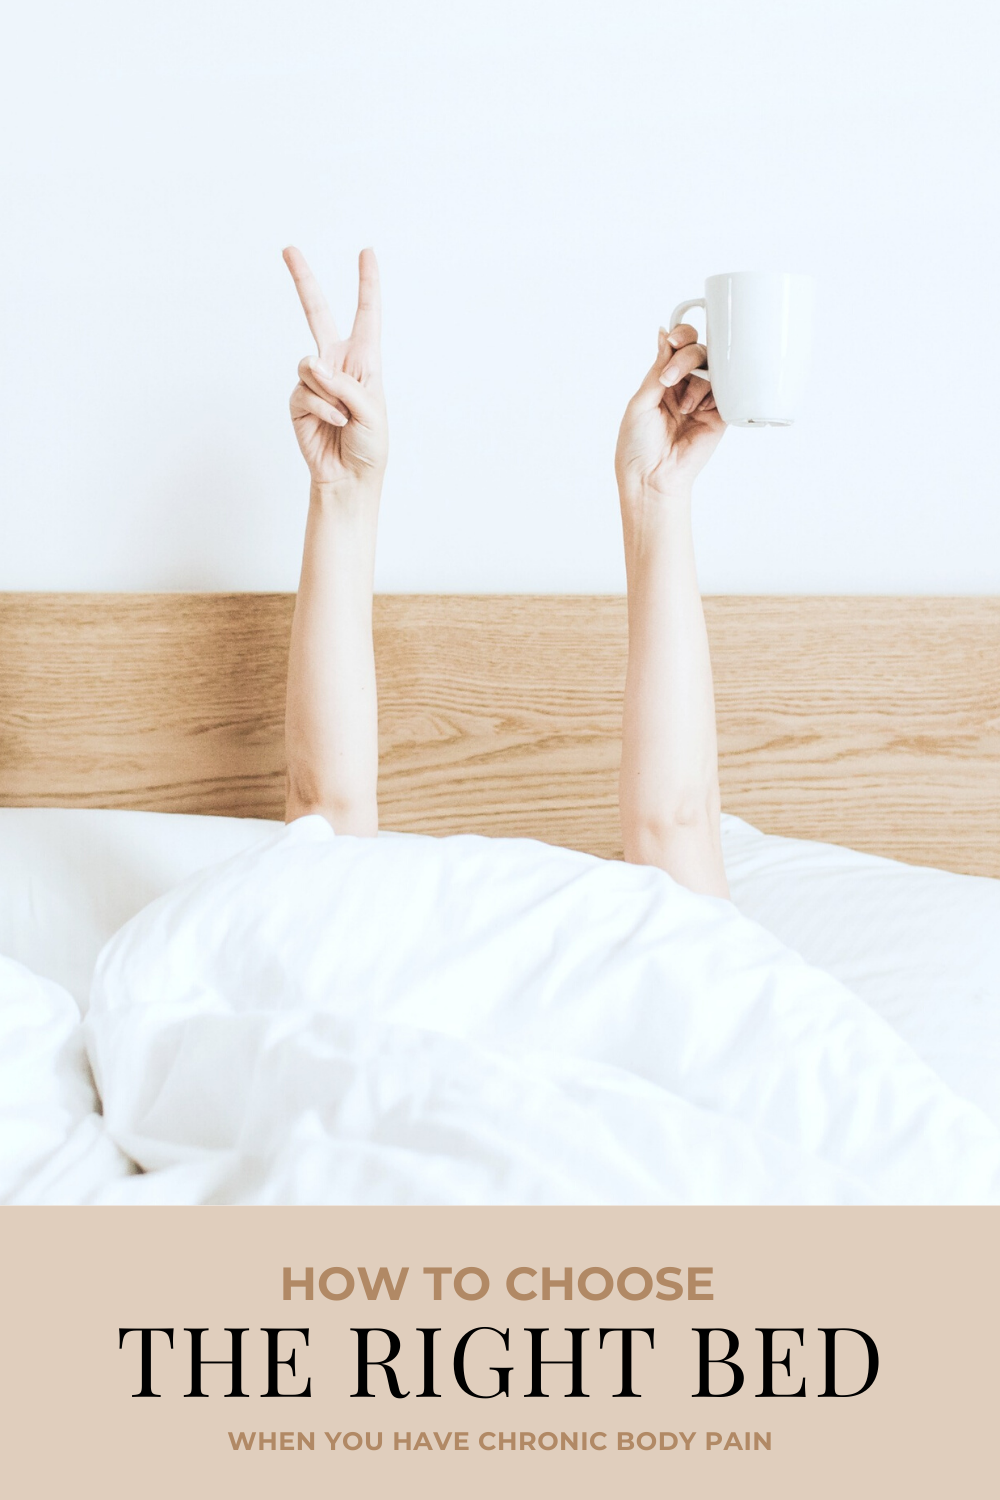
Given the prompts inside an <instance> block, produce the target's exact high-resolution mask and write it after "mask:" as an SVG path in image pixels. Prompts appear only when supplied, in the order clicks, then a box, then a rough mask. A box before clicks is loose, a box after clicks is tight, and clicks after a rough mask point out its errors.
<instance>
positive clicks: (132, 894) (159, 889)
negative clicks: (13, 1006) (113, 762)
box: [0, 807, 281, 1006]
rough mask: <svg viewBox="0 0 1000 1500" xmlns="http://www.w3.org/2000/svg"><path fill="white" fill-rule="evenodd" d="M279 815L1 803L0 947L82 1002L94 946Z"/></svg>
mask: <svg viewBox="0 0 1000 1500" xmlns="http://www.w3.org/2000/svg"><path fill="white" fill-rule="evenodd" d="M280 827H281V824H276V823H270V822H265V821H264V820H263V819H259V818H205V817H195V816H187V815H183V814H177V813H145V812H122V811H105V810H104V809H99V808H94V809H91V808H52V807H42V808H35V807H29V808H21V807H5V808H0V953H6V954H7V955H8V956H9V957H11V958H15V959H18V960H19V961H20V962H21V963H23V964H25V965H26V966H27V967H28V968H29V969H33V970H34V971H35V973H37V974H44V975H46V976H47V977H48V978H49V979H54V980H55V981H56V983H57V984H61V985H63V986H64V988H66V989H68V990H69V992H70V994H71V995H73V996H74V997H75V998H76V1000H77V1001H78V1003H79V1004H80V1005H81V1006H85V1005H86V1003H87V996H88V994H89V992H90V979H91V975H92V974H93V972H94V964H95V962H96V960H97V955H98V953H100V951H101V949H102V948H103V947H104V944H105V943H106V942H107V941H108V938H109V937H111V935H112V933H114V932H117V930H118V928H119V927H121V925H122V924H123V923H124V922H127V921H128V919H129V917H133V916H135V913H136V912H137V911H140V910H141V909H142V907H144V906H145V905H146V904H147V902H149V901H153V900H155V898H156V897H157V896H161V895H162V894H163V892H164V891H168V890H169V889H170V888H171V886H174V885H177V884H178V883H179V882H180V881H182V880H186V879H187V877H188V876H189V875H190V874H192V873H193V872H194V871H195V870H200V869H202V868H204V866H205V865H211V864H214V863H215V862H216V861H217V860H220V859H226V858H228V856H229V855H230V854H234V853H236V851H237V850H238V849H245V848H247V847H248V846H249V845H251V844H255V843H258V842H259V841H260V839H261V838H262V837H264V836H265V835H267V834H268V833H271V832H273V831H274V830H275V829H276V828H280Z"/></svg>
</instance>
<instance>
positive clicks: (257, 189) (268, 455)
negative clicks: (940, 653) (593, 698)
mask: <svg viewBox="0 0 1000 1500" xmlns="http://www.w3.org/2000/svg"><path fill="white" fill-rule="evenodd" d="M4 29H5V38H4V40H5V56H4V59H3V61H2V63H0V72H2V77H0V94H2V100H0V140H2V145H0V153H2V184H0V193H2V198H0V201H2V204H3V210H4V212H3V232H2V235H0V385H2V389H0V409H2V420H3V433H2V443H0V526H2V532H3V544H2V546H0V587H3V588H52V589H73V588H79V589H95V588H109V589H118V588H121V589H147V588H148V589H159V588H167V589H171V588H181V589H187V588H234V589H242V588H249V589H261V588H263V589H269V588H276V589H283V588H289V587H294V585H295V580H296V577H297V567H298V552H299V545H300V538H301V530H302V523H303V519H304V497H305V492H306V485H305V471H304V469H303V466H302V464H301V460H300V459H299V456H298V452H297V450H296V448H295V444H294V439H293V437H292V434H291V430H290V427H289V424H288V418H287V409H286V401H287V396H288V393H289V390H290V389H291V386H292V384H293V383H294V371H295V366H296V363H297V361H298V358H299V357H300V355H301V354H303V353H305V352H307V351H308V350H309V347H310V346H309V341H308V337H307V334H306V332H305V330H304V327H303V323H302V320H301V317H300V314H299V311H298V307H297V303H296V300H295V295H294V291H293V288H292V286H291V283H290V281H289V280H288V277H287V273H286V272H285V269H284V267H283V265H282V263H281V260H280V256H279V251H280V248H281V246H282V245H284V244H285V243H286V242H288V241H295V242H296V243H298V244H299V245H301V246H302V247H303V248H304V249H305V250H306V252H307V254H309V255H310V256H311V257H312V258H313V259H314V262H315V264H316V266H317V268H318V270H319V271H320V273H321V275H322V278H323V280H324V281H325V283H326V284H327V286H328V289H329V291H330V293H331V295H332V298H333V299H334V301H335V304H336V307H337V309H338V311H339V312H340V313H341V315H342V316H343V317H344V318H349V316H350V311H351V309H352V296H353V284H352V278H353V275H354V258H355V254H356V251H357V249H358V247H359V246H361V245H363V244H366V243H373V244H374V245H375V247H376V249H377V251H378V253H379V256H380V260H381V264H382V274H383V282H384V288H385V300H386V333H385V364H386V382H387V388H388V393H389V399H390V416H391V423H392V444H393V451H392V458H391V463H390V472H389V478H388V480H387V486H386V495H385V503H384V511H383V523H382V532H381V541H380V555H379V569H378V583H379V586H380V587H382V588H385V589H394V590H400V589H402V590H406V589H413V590H439V589H457V590H473V591H474V590H491V589H498V590H521V589H524V590H530V589H540V590H575V589H579V590H617V589H620V588H621V587H623V569H622V564H621V559H620V555H619V552H620V544H619V538H618V531H617V515H616V500H615V492H614V483H613V476H612V469H611V459H612V451H613V446H614V437H615V432H616V429H617V424H618V420H619V417H620V413H621V409H622V406H623V403H624V400H625V399H626V397H627V396H628V395H629V394H630V391H631V389H632V388H633V386H634V385H635V383H636V382H637V380H638V378H639V376H640V375H641V373H642V371H643V370H644V368H645V366H646V364H647V363H648V361H649V359H650V358H651V356H652V353H653V349H654V344H655V335H656V328H657V325H658V323H659V322H661V321H662V320H664V319H665V317H666V316H667V315H668V313H669V310H670V308H671V306H672V305H673V304H674V302H675V301H677V300H679V299H680V298H681V297H682V296H685V295H687V296H693V295H697V293H698V291H699V290H700V284H701V281H702V280H703V278H704V276H705V275H706V274H708V273H711V272H713V271H720V270H733V269H741V268H753V267H761V266H763V267H786V268H790V269H802V270H810V271H813V272H814V273H815V274H816V276H817V277H818V278H819V283H820V294H821V304H820V312H821V320H820V330H819V350H818V367H817V369H816V372H815V376H814V380H813V384H812V392H811V401H810V409H809V411H808V414H807V416H806V417H805V418H804V419H803V420H802V421H801V422H800V423H799V424H798V425H797V426H796V427H795V428H794V429H792V430H790V431H762V432H761V431H758V432H746V431H737V432H732V433H730V434H729V436H728V437H727V439H726V441H725V443H724V444H723V446H722V449H721V450H720V453H719V456H718V457H717V458H716V459H715V460H714V461H713V464H712V466H711V469H710V470H709V472H708V473H707V474H706V476H705V478H704V479H703V480H702V482H701V495H700V501H699V538H698V541H699V549H700V555H701V560H702V581H703V585H704V586H705V587H706V589H708V590H711V591H761V592H768V591H802V592H812V591H819V592H823V591H858V592H870V591H876V592H877V591H887V592H894V591H899V592H945V591H955V592H978V591H984V592H985V591H994V590H997V589H1000V496H998V483H997V478H998V456H997V448H996V440H995V436H994V430H993V429H994V424H995V420H996V418H995V413H996V411H997V408H998V405H1000V374H998V369H1000V366H998V345H1000V338H998V336H1000V294H998V287H1000V266H998V257H997V247H998V234H997V229H998V212H997V171H996V156H997V146H998V142H1000V129H998V117H997V103H996V96H997V90H996V87H995V73H996V65H997V44H998V41H1000V22H998V20H997V19H996V9H995V7H992V6H987V5H986V4H984V3H964V4H956V3H955V0H950V3H948V4H945V3H943V0H942V3H940V4H923V3H919V0H903V3H894V0H889V3H879V0H874V3H873V0H823V3H816V0H807V3H802V0H791V3H780V0H722V3H720V0H713V3H711V4H708V3H700V4H691V3H690V0H684V3H677V0H650V3H647V0H638V3H631V4H629V3H624V4H622V3H618V4H614V5H612V4H608V3H606V0H600V3H594V0H573V3H561V0H535V3H527V4H526V3H523V0H504V3H503V4H502V5H498V4H495V3H478V0H473V3H454V0H444V3H442V0H430V3H424V4H420V5H416V4H412V3H407V0H403V3H371V0H364V3H362V0H355V3H353V4H344V3H330V0H327V3H321V0H296V3H295V4H294V5H290V4H287V3H271V0H269V3H252V0H196V3H190V0H184V3H177V0H171V3H169V4H161V3H156V4H148V3H144V4H142V5H136V4H134V3H132V0H127V3H126V0H89V3H87V4H86V5H79V4H76V3H73V4H55V5H53V4H44V3H42V4H37V3H36V4H33V5H31V6H21V7H18V9H17V11H16V12H14V11H12V12H10V13H9V14H8V16H7V19H6V21H5V28H4Z"/></svg>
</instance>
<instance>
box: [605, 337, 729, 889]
mask: <svg viewBox="0 0 1000 1500" xmlns="http://www.w3.org/2000/svg"><path fill="white" fill-rule="evenodd" d="M696 340H697V334H696V332H695V330H694V329H693V328H691V327H689V326H688V325H686V324H685V325H683V326H682V327H680V328H675V329H674V330H673V331H672V332H671V333H670V334H669V335H667V333H666V332H665V331H664V330H663V329H661V330H660V340H659V349H658V352H657V357H656V360H655V362H654V363H653V365H652V368H651V369H650V370H649V372H648V374H647V375H646V378H645V380H644V381H643V383H642V385H641V386H640V387H639V390H638V391H637V392H636V394H635V395H634V396H633V398H632V400H631V401H630V402H629V405H628V408H627V410H626V412H625V416H624V418H623V420H622V425H621V431H620V433H619V436H618V448H617V452H616V454H615V472H616V475H617V479H618V491H619V496H620V499H621V509H622V528H623V532H624V537H625V566H626V574H627V579H628V642H629V644H628V670H627V674H626V679H625V709H624V717H623V723H622V764H621V781H620V787H619V805H620V808H621V822H622V837H623V840H624V850H625V858H626V859H627V860H631V861H632V862H633V863H635V864H651V865H659V866H660V868H661V869H664V870H666V871H667V873H668V874H669V875H672V876H673V878H674V879H675V880H677V881H678V882H680V884H682V885H686V886H689V887H690V888H691V889H692V890H695V891H701V892H704V893H706V894H708V895H713V896H728V895H729V886H728V883H727V881H726V872H725V867H724V865H723V862H722V844H721V839H720V832H719V814H720V806H719V769H718V750H717V745H716V731H715V696H714V692H713V689H712V665H711V661H710V659H709V653H708V636H707V634H706V630H705V615H704V611H703V610H702V605H701V594H700V592H699V589H698V577H697V573H696V570H695V561H694V543H693V539H692V535H691V486H692V484H693V482H694V479H695V478H696V476H697V475H698V474H699V473H700V471H701V469H702V468H703V467H704V465H705V463H706V462H707V461H708V459H709V458H710V457H711V455H712V453H713V452H714V450H715V448H716V446H717V445H718V442H719V439H720V438H721V437H722V434H723V432H724V431H725V424H724V423H723V421H722V418H721V417H720V416H719V414H718V412H717V411H716V409H715V403H714V401H713V400H712V395H711V391H710V388H709V386H708V385H707V384H706V382H705V381H703V380H699V379H698V378H697V377H694V378H688V377H689V376H690V372H691V371H692V370H694V369H697V367H698V366H699V365H700V364H701V363H702V362H703V360H704V355H705V351H704V348H703V347H702V346H701V345H700V344H698V343H697V342H696Z"/></svg>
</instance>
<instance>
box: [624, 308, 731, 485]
mask: <svg viewBox="0 0 1000 1500" xmlns="http://www.w3.org/2000/svg"><path fill="white" fill-rule="evenodd" d="M704 359H705V348H704V345H703V344H700V343H699V342H698V334H697V332H696V330H695V329H694V328H692V327H691V326H690V324H681V325H679V326H678V327H676V328H673V329H671V330H670V332H669V333H668V332H667V330H666V329H665V328H661V329H660V335H659V344H658V348H657V354H656V359H655V360H654V361H653V364H652V365H651V367H650V369H649V370H648V372H647V374H646V378H645V380H644V381H643V382H642V385H641V386H640V387H639V389H638V390H637V391H636V393H635V395H634V396H633V397H632V400H631V401H630V402H629V404H628V406H627V408H626V410H625V415H624V417H623V418H622V424H621V429H620V431H619V433H618V447H617V449H616V452H615V474H616V475H617V478H618V488H619V490H620V491H621V494H622V498H623V500H625V499H636V498H639V497H640V496H644V495H659V496H666V495H671V494H686V493H687V492H688V491H689V490H690V488H691V485H692V484H693V482H694V480H695V478H696V477H697V475H698V474H699V473H700V472H701V470H702V469H703V468H704V466H705V464H706V463H707V462H708V460H709V458H710V457H711V456H712V454H713V453H714V452H715V449H716V448H717V447H718V444H719V439H720V438H721V437H722V434H723V433H724V432H725V430H726V429H725V423H724V422H723V420H722V418H721V417H720V415H719V413H718V411H717V410H716V404H715V398H714V396H713V394H712V391H711V389H710V387H709V385H708V382H707V381H706V380H704V379H702V378H700V377H699V376H698V375H697V374H693V373H692V372H694V371H697V370H698V369H699V368H700V367H701V366H702V365H703V363H704Z"/></svg>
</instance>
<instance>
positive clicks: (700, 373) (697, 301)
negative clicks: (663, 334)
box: [667, 297, 711, 384]
mask: <svg viewBox="0 0 1000 1500" xmlns="http://www.w3.org/2000/svg"><path fill="white" fill-rule="evenodd" d="M704 306H705V299H704V297H691V298H689V300H688V301H687V302H678V304H677V306H676V307H675V308H674V310H673V312H672V313H671V314H670V327H669V328H668V329H667V332H668V333H672V332H673V330H674V329H675V328H676V327H677V325H678V323H683V321H684V314H685V313H686V312H687V310H688V308H689V307H704ZM691 375H696V376H697V377H698V379H699V380H707V381H708V382H709V384H711V376H710V375H709V373H708V370H692V371H691ZM688 378H689V379H690V376H689V377H688Z"/></svg>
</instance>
